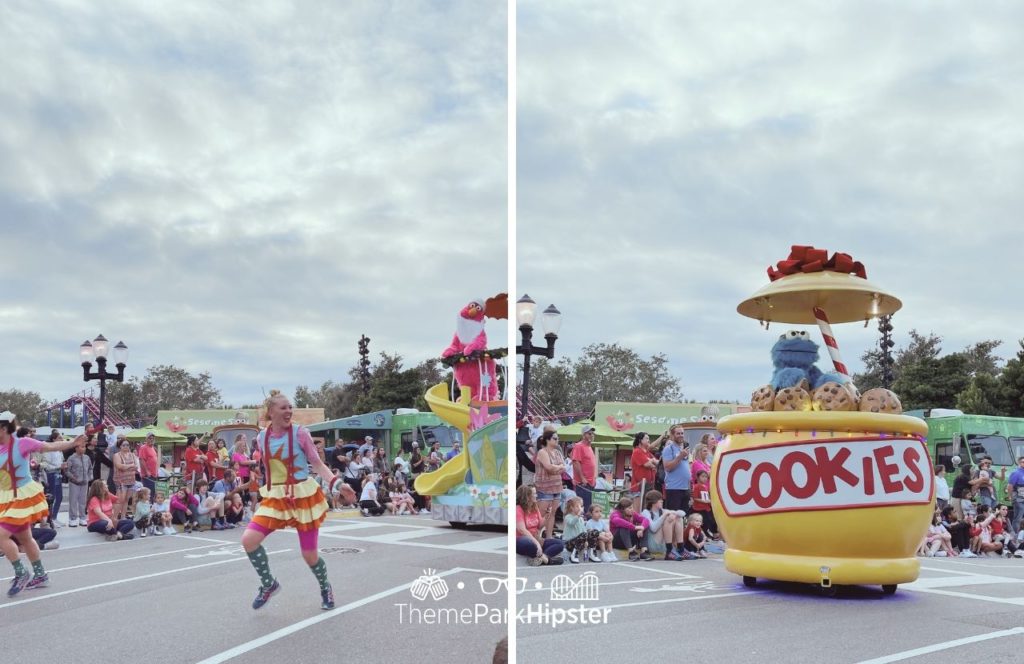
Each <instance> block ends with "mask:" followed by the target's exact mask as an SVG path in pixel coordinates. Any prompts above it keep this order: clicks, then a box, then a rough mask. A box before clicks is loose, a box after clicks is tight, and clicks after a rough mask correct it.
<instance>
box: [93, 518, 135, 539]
mask: <svg viewBox="0 0 1024 664" xmlns="http://www.w3.org/2000/svg"><path fill="white" fill-rule="evenodd" d="M134 528H135V522H134V521H132V520H131V519H121V520H120V521H118V522H117V525H116V526H111V525H110V522H109V521H93V522H92V523H90V524H89V532H90V533H103V534H104V535H113V534H114V533H116V532H120V533H121V534H122V535H127V534H128V533H130V532H132V530H134Z"/></svg>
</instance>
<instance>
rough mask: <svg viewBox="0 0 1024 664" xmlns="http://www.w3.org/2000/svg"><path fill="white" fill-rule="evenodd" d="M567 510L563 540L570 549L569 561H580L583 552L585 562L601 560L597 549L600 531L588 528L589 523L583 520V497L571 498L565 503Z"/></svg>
mask: <svg viewBox="0 0 1024 664" xmlns="http://www.w3.org/2000/svg"><path fill="white" fill-rule="evenodd" d="M565 510H566V511H565V523H564V524H563V527H562V541H563V542H565V548H566V549H567V550H568V551H569V562H571V563H578V562H579V561H580V553H581V552H582V553H583V561H584V562H586V561H588V560H589V561H591V562H595V563H599V562H601V558H600V557H599V556H598V555H597V551H596V549H597V538H598V535H599V533H598V532H597V531H596V530H587V524H586V523H584V521H583V499H582V498H570V499H569V500H568V501H567V502H566V504H565Z"/></svg>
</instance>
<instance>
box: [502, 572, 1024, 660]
mask: <svg viewBox="0 0 1024 664" xmlns="http://www.w3.org/2000/svg"><path fill="white" fill-rule="evenodd" d="M721 558H722V557H721V556H720V555H719V556H711V557H710V558H708V559H707V560H695V561H683V562H665V561H652V562H647V563H640V562H637V563H630V562H619V563H591V564H579V565H571V564H564V565H561V566H558V567H537V568H531V567H527V566H525V565H524V564H522V560H523V559H522V558H520V563H519V566H518V568H517V575H518V576H519V577H520V580H519V584H520V587H522V588H524V590H523V592H521V593H519V595H518V602H517V605H518V607H519V610H518V614H519V618H520V621H519V622H518V623H517V636H516V643H517V656H518V661H520V662H568V661H582V662H587V661H594V662H598V661H599V662H605V663H608V662H632V661H636V660H637V658H638V657H640V658H642V659H643V660H644V661H652V662H658V661H666V662H667V661H685V662H687V663H688V664H690V663H697V662H717V663H721V662H787V663H799V662H809V663H810V662H814V663H820V662H851V663H852V662H871V663H872V664H881V663H882V662H904V661H906V662H929V663H930V664H934V663H936V662H960V663H962V662H985V663H986V664H996V663H999V662H1020V661H1022V660H1024V560H1022V559H997V558H981V559H943V558H929V559H922V571H921V576H920V578H919V579H918V581H916V582H914V583H912V584H907V585H903V586H900V587H899V589H898V590H897V592H896V594H895V595H892V596H883V595H882V593H881V589H880V588H878V587H868V586H864V587H852V588H845V589H842V590H841V591H840V593H839V595H838V596H837V597H835V598H830V597H826V596H824V595H823V594H822V593H821V592H820V591H818V590H817V589H814V588H811V587H808V586H800V585H793V584H782V583H773V582H766V581H759V583H758V585H757V586H756V587H755V588H753V589H750V588H746V587H744V586H743V584H742V582H741V580H740V578H739V577H738V576H735V575H733V574H731V573H729V572H728V571H726V570H725V567H724V564H723V562H722V560H721ZM587 572H593V573H594V574H595V575H596V577H597V581H598V582H599V583H598V584H596V585H597V589H598V592H599V596H598V598H597V599H570V600H555V599H553V597H552V585H553V584H552V581H553V580H554V579H555V578H556V577H557V576H559V575H563V574H564V575H566V576H568V577H569V579H570V580H572V581H573V582H577V583H578V582H579V581H580V580H581V579H582V578H583V575H584V574H585V573H587ZM523 579H525V581H524V580H523ZM538 584H539V585H540V587H538ZM556 590H558V588H557V587H556ZM579 590H580V591H582V590H584V587H583V586H579ZM562 594H563V595H564V593H562ZM531 605H532V606H535V607H536V606H541V607H543V606H546V607H548V608H549V609H559V608H562V609H568V608H575V607H583V608H584V609H592V608H601V609H607V610H608V611H607V618H606V619H607V623H606V624H603V623H602V622H600V621H601V620H603V618H602V615H603V614H600V613H599V614H597V615H595V616H591V615H587V616H586V618H587V619H588V624H586V625H583V624H578V623H577V624H565V623H563V624H561V625H558V626H552V623H553V622H555V619H553V618H550V619H549V618H546V617H545V616H544V615H543V612H542V611H539V610H538V611H534V616H535V617H534V619H533V620H531V622H530V623H524V619H525V617H526V616H525V614H523V607H524V606H531ZM561 615H562V616H563V617H565V616H568V613H564V614H561ZM592 617H593V618H597V622H593V621H591V620H590V618H592ZM577 618H578V619H582V614H578V615H577Z"/></svg>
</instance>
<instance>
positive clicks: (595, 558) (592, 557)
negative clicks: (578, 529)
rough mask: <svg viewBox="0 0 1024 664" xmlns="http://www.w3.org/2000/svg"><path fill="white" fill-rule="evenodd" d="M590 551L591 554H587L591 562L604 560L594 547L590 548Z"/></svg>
mask: <svg viewBox="0 0 1024 664" xmlns="http://www.w3.org/2000/svg"><path fill="white" fill-rule="evenodd" d="M588 551H589V555H588V556H587V559H588V560H589V561H590V562H592V563H601V562H604V559H603V558H601V557H600V556H598V555H597V551H594V550H593V549H588Z"/></svg>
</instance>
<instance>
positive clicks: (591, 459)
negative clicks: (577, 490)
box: [572, 443, 597, 486]
mask: <svg viewBox="0 0 1024 664" xmlns="http://www.w3.org/2000/svg"><path fill="white" fill-rule="evenodd" d="M572 460H573V461H579V462H580V467H581V469H582V474H583V477H576V474H575V473H573V477H572V479H573V481H574V482H576V483H577V484H586V485H587V486H594V484H595V483H596V482H597V457H596V456H594V448H593V447H591V446H590V445H584V444H583V443H576V444H575V445H573V447H572Z"/></svg>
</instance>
